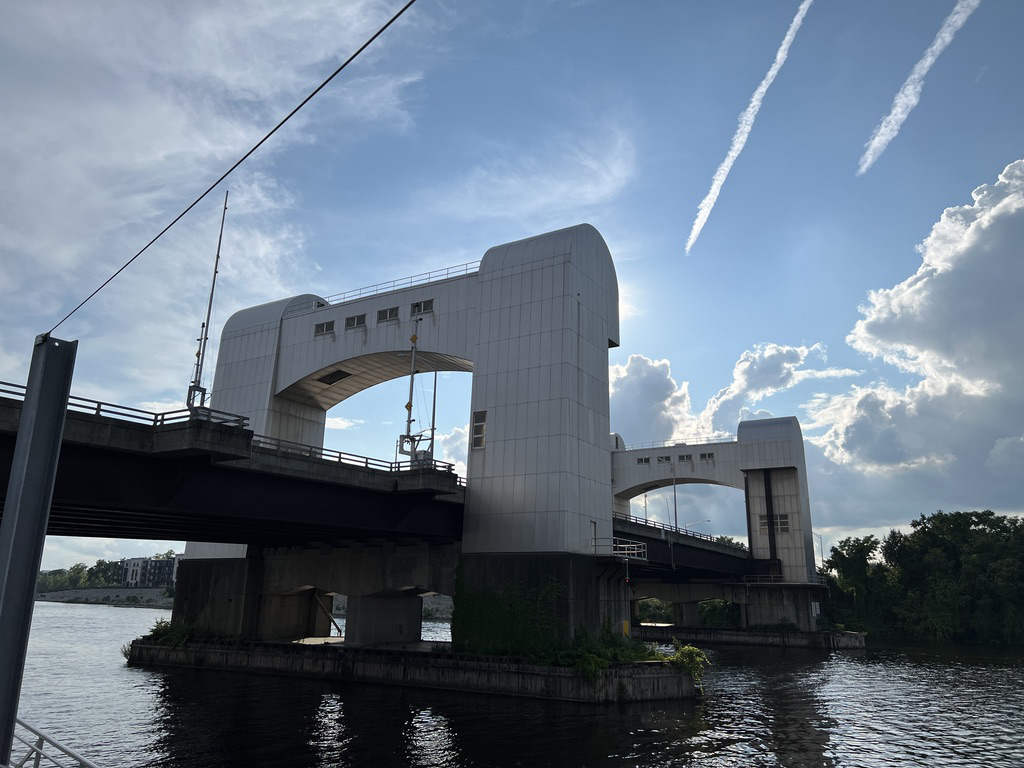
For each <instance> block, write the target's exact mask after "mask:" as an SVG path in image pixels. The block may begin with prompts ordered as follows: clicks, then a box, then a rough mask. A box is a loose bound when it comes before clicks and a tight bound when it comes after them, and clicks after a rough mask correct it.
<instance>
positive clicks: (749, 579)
mask: <svg viewBox="0 0 1024 768" xmlns="http://www.w3.org/2000/svg"><path fill="white" fill-rule="evenodd" d="M743 582H744V583H745V584H825V583H826V582H825V577H824V576H822V575H821V574H820V573H815V574H808V576H807V581H786V580H785V579H784V577H783V576H782V574H781V573H761V574H756V573H755V574H748V575H747V576H744V577H743Z"/></svg>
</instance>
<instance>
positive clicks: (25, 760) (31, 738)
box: [0, 719, 99, 768]
mask: <svg viewBox="0 0 1024 768" xmlns="http://www.w3.org/2000/svg"><path fill="white" fill-rule="evenodd" d="M14 723H15V730H14V746H13V747H12V749H11V762H10V763H9V764H8V766H9V768H22V766H33V767H34V768H39V767H40V766H48V765H56V766H76V768H99V766H98V765H96V763H93V762H91V761H89V760H87V759H86V758H84V757H82V756H81V755H79V754H78V753H77V752H75V751H74V750H72V749H69V748H68V747H65V746H64V745H63V744H61V743H60V742H58V741H57V740H56V739H54V738H52V737H50V736H47V735H46V734H45V733H43V732H42V731H40V730H38V729H37V728H33V727H32V726H31V725H29V724H28V723H25V722H24V721H22V720H19V719H15V721H14ZM23 748H26V749H27V751H26V752H25V754H24V755H22V756H21V757H15V753H18V754H20V753H21V750H22V749H23ZM69 760H70V761H73V762H68V761H69ZM0 768H3V766H0Z"/></svg>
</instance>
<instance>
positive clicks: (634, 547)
mask: <svg viewBox="0 0 1024 768" xmlns="http://www.w3.org/2000/svg"><path fill="white" fill-rule="evenodd" d="M591 543H592V544H593V547H594V554H595V555H611V556H612V557H623V558H626V559H628V560H646V559H647V545H646V544H645V543H644V542H642V541H631V540H629V539H620V538H618V537H617V536H616V537H613V538H610V539H592V540H591Z"/></svg>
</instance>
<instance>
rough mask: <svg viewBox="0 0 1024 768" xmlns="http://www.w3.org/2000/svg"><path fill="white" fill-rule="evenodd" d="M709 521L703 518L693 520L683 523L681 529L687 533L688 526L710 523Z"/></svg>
mask: <svg viewBox="0 0 1024 768" xmlns="http://www.w3.org/2000/svg"><path fill="white" fill-rule="evenodd" d="M710 522H711V520H710V519H704V520H694V521H693V522H692V523H683V530H684V531H686V532H687V533H689V528H690V526H691V525H700V524H701V523H710Z"/></svg>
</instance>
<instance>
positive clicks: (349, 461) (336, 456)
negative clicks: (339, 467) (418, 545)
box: [252, 435, 455, 472]
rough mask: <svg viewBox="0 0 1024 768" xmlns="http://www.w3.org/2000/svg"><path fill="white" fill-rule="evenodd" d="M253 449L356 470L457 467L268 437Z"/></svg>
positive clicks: (257, 440)
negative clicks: (365, 454)
mask: <svg viewBox="0 0 1024 768" xmlns="http://www.w3.org/2000/svg"><path fill="white" fill-rule="evenodd" d="M252 448H253V450H254V451H256V450H259V451H263V452H267V453H276V454H279V455H288V456H299V457H301V458H305V459H316V460H319V461H330V462H334V463H336V464H346V465H348V466H352V467H361V468H363V469H379V470H382V471H384V472H409V471H411V470H415V469H436V470H438V471H440V472H454V471H455V465H453V464H451V463H450V462H447V461H438V460H437V459H415V460H412V461H387V460H385V459H374V458H371V457H369V456H359V455H358V454H355V453H345V452H344V451H336V450H334V449H332V448H321V447H318V446H315V445H305V444H303V443H293V442H291V441H289V440H280V439H278V438H276V437H267V436H266V435H254V436H253V438H252Z"/></svg>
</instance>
